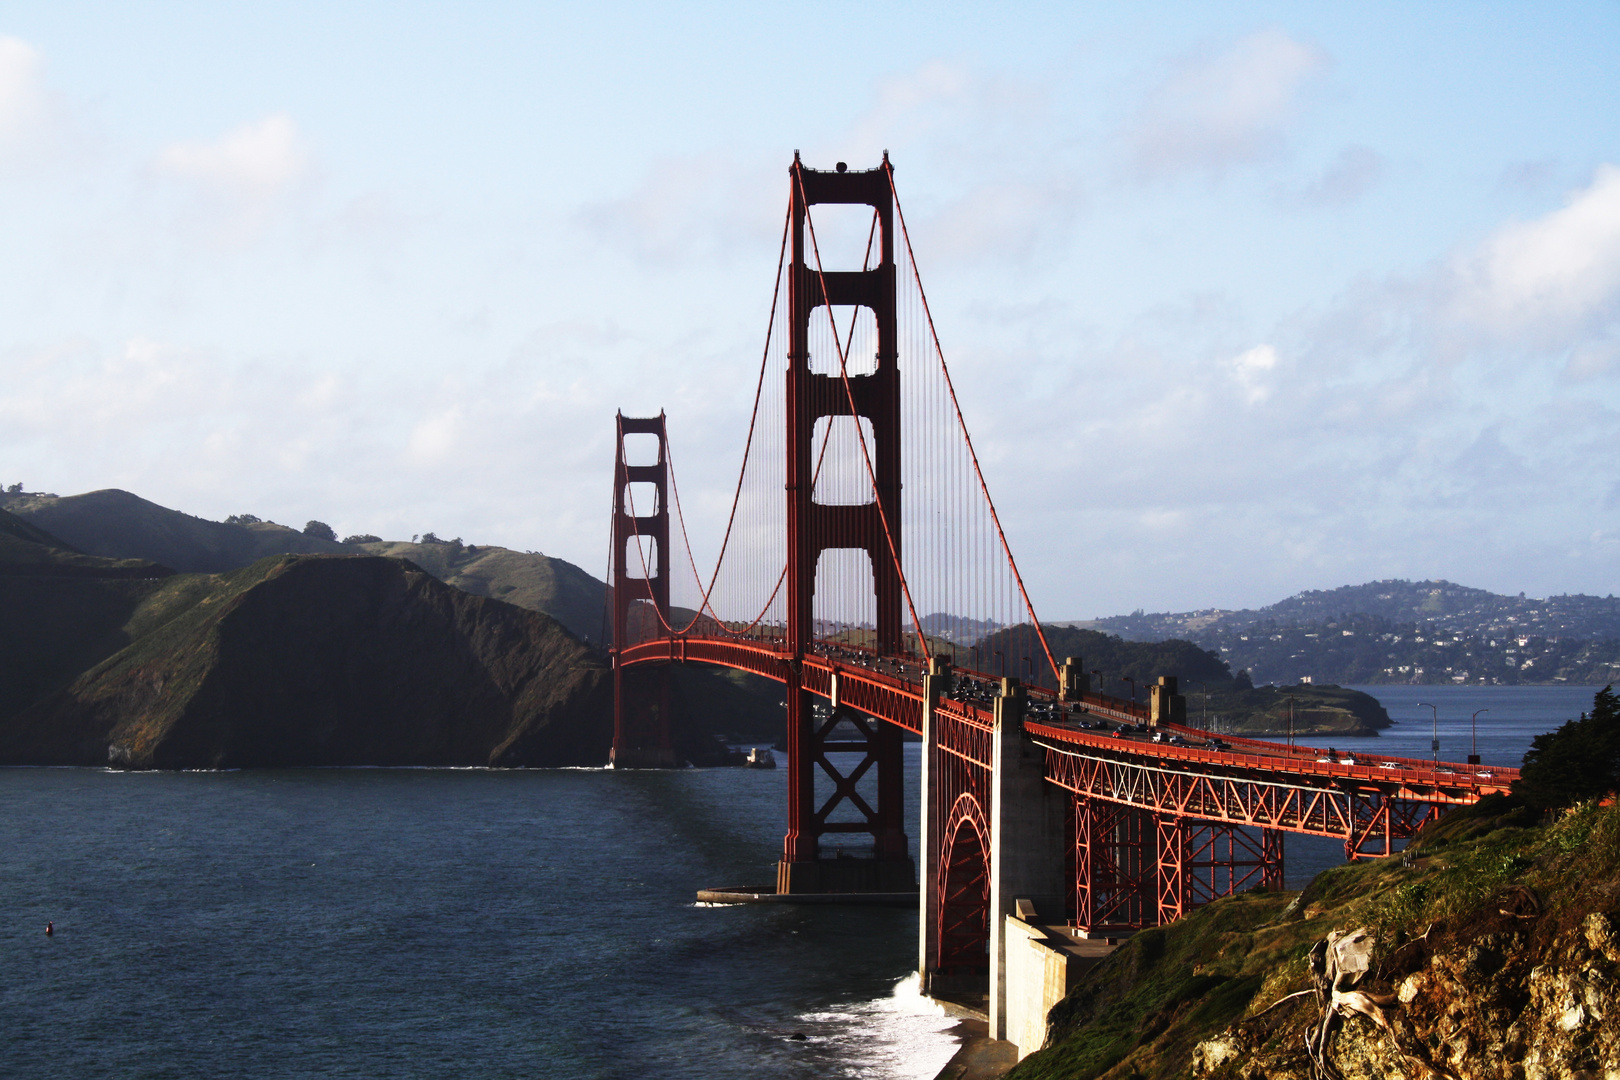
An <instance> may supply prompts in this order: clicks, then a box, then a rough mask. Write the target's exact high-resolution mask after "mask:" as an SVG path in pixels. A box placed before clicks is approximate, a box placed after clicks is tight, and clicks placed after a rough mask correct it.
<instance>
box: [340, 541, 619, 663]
mask: <svg viewBox="0 0 1620 1080" xmlns="http://www.w3.org/2000/svg"><path fill="white" fill-rule="evenodd" d="M349 550H350V551H354V550H356V548H350V549H349ZM358 550H360V551H364V552H366V553H367V554H370V555H386V556H388V557H390V558H396V559H409V560H410V561H411V562H413V563H415V564H416V565H417V566H420V567H421V568H422V569H423V570H426V571H427V572H428V573H430V574H432V575H433V576H434V577H436V578H438V579H439V580H440V581H443V582H444V583H445V584H447V585H454V586H455V587H456V588H458V589H461V590H463V591H464V592H470V593H472V594H473V595H474V596H489V597H493V598H494V599H496V600H504V601H506V602H507V603H509V604H516V605H517V606H518V607H525V608H529V609H530V610H531V611H543V612H545V613H546V614H547V615H550V616H551V617H552V618H554V619H556V620H557V621H558V622H560V623H562V624H563V625H564V626H566V627H568V629H569V630H570V631H572V632H573V634H574V636H575V637H578V638H582V639H586V638H588V639H590V640H592V641H598V642H599V641H601V640H602V637H603V634H602V610H603V604H604V603H605V599H606V593H607V586H605V585H603V584H602V583H601V582H600V581H597V580H596V579H595V578H593V577H592V576H591V575H589V574H587V573H586V572H585V571H583V570H581V569H580V568H579V567H577V566H575V565H574V564H573V563H569V562H564V561H563V560H561V559H553V558H551V557H550V556H547V555H540V554H537V553H529V552H522V551H513V550H511V549H510V548H503V547H489V546H485V545H481V544H479V545H467V546H463V545H457V544H407V543H404V542H402V541H389V540H385V541H382V542H381V543H376V544H362V545H358Z"/></svg>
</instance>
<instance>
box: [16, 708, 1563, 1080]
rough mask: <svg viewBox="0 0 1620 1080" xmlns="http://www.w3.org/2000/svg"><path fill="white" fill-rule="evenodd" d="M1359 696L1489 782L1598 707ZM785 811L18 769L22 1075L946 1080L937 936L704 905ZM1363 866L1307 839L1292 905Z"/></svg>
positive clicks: (546, 792)
mask: <svg viewBox="0 0 1620 1080" xmlns="http://www.w3.org/2000/svg"><path fill="white" fill-rule="evenodd" d="M1364 689H1366V690H1367V691H1368V692H1369V693H1372V694H1374V695H1375V696H1376V697H1378V698H1379V699H1380V700H1381V701H1382V702H1383V703H1384V704H1385V706H1386V707H1387V708H1388V709H1389V712H1390V715H1391V716H1392V717H1393V718H1394V719H1395V720H1396V726H1395V727H1394V728H1392V729H1390V730H1389V731H1387V732H1385V733H1384V734H1383V735H1381V736H1379V737H1377V738H1372V739H1365V740H1348V739H1340V740H1338V743H1339V744H1340V745H1341V746H1342V748H1346V749H1352V748H1353V749H1355V750H1356V751H1357V752H1359V753H1364V754H1366V755H1368V756H1376V755H1377V754H1378V753H1387V754H1392V755H1400V756H1409V757H1422V756H1426V755H1427V754H1428V752H1429V741H1430V739H1431V738H1432V733H1431V729H1432V722H1431V718H1430V711H1429V710H1428V709H1427V708H1420V707H1419V706H1418V702H1432V703H1433V704H1435V705H1436V706H1438V709H1439V719H1440V740H1441V756H1442V757H1443V758H1450V759H1452V760H1460V759H1461V758H1463V757H1464V756H1466V754H1467V753H1468V752H1469V745H1470V739H1471V737H1472V735H1471V731H1470V726H1469V718H1470V716H1471V714H1472V713H1473V711H1474V710H1476V709H1488V710H1490V711H1489V712H1487V713H1484V714H1482V715H1481V716H1480V717H1479V750H1480V755H1481V757H1482V758H1483V759H1484V762H1485V763H1486V764H1487V765H1490V764H1496V765H1512V764H1516V763H1517V762H1518V760H1519V758H1520V757H1521V756H1522V755H1523V753H1524V750H1525V749H1527V748H1528V746H1529V744H1530V740H1531V738H1533V737H1534V736H1535V735H1537V734H1539V733H1540V732H1543V731H1547V730H1550V729H1552V728H1554V727H1556V726H1558V725H1559V724H1560V723H1562V722H1563V721H1564V720H1567V719H1572V718H1574V717H1575V716H1576V715H1578V714H1579V713H1580V712H1581V711H1582V710H1583V709H1587V708H1590V706H1591V698H1592V694H1593V692H1594V688H1587V687H1387V686H1379V687H1366V688H1364ZM906 749H907V758H908V777H907V780H908V784H910V785H911V786H910V787H909V790H910V791H911V792H915V790H916V788H915V774H916V768H915V767H916V762H917V747H916V745H915V744H908V746H907V748H906ZM785 787H786V771H785V770H776V771H774V772H757V771H749V770H740V769H719V770H684V771H677V772H659V773H622V772H605V771H586V770H579V771H569V770H563V771H535V772H479V771H451V770H446V771H438V770H311V771H286V772H233V773H178V774H177V773H111V772H100V771H95V770H79V769H0V823H3V832H0V1075H4V1076H20V1077H102V1076H105V1077H177V1078H178V1077H215V1076H223V1075H230V1076H242V1077H288V1076H306V1075H316V1074H319V1075H323V1076H355V1077H378V1076H388V1077H548V1078H551V1077H554V1078H571V1077H593V1078H595V1077H600V1078H618V1077H625V1078H630V1077H636V1078H640V1077H671V1078H686V1077H691V1078H698V1077H702V1078H704V1080H725V1078H729V1077H738V1078H741V1077H749V1078H754V1077H760V1076H770V1077H783V1078H789V1080H791V1078H798V1077H803V1078H811V1077H814V1078H817V1080H820V1078H824V1077H830V1076H831V1077H836V1076H848V1077H856V1076H859V1077H918V1078H926V1077H932V1076H933V1075H934V1073H935V1072H937V1070H938V1069H939V1068H940V1067H941V1066H942V1065H943V1064H944V1061H945V1060H946V1058H948V1057H949V1054H950V1052H951V1049H952V1042H951V1040H950V1038H949V1037H948V1036H946V1035H944V1034H943V1032H944V1031H945V1029H946V1028H947V1027H948V1026H949V1023H948V1021H946V1020H945V1019H944V1018H943V1017H941V1016H940V1015H938V1013H937V1012H935V1011H933V1010H931V1009H928V1008H926V1007H924V1004H923V1003H921V1002H919V1001H918V1000H917V999H916V997H915V994H914V993H913V994H908V993H907V992H906V991H905V984H904V982H903V980H904V978H905V976H906V975H907V974H908V973H910V972H911V971H912V969H913V968H914V967H915V959H916V957H915V948H916V946H915V942H916V928H915V927H916V924H915V918H916V916H915V914H914V913H913V912H911V911H906V910H886V909H842V910H840V909H831V908H787V907H782V908H778V907H751V908H699V907H697V906H695V905H694V904H693V897H694V894H695V892H696V890H697V889H699V888H702V887H705V886H713V885H728V884H744V883H752V882H761V881H769V880H770V879H771V876H772V873H773V864H774V861H775V859H776V858H777V855H778V852H779V851H780V845H781V834H782V829H783V824H784V822H783V819H784V808H785V806H786V791H785ZM908 801H911V800H908ZM911 817H912V822H911V825H910V828H909V829H908V832H909V833H910V834H911V835H912V836H915V834H916V826H915V814H914V808H913V813H912V815H911ZM1342 858H1343V853H1342V848H1341V847H1340V845H1339V844H1338V843H1337V842H1334V841H1322V840H1316V839H1313V838H1309V837H1292V836H1291V837H1289V839H1288V859H1289V865H1288V879H1289V882H1290V884H1291V885H1294V886H1296V887H1297V886H1298V885H1301V884H1303V883H1304V882H1305V881H1306V880H1308V879H1309V878H1310V877H1311V876H1312V875H1313V874H1315V873H1316V872H1317V871H1319V870H1321V869H1323V868H1325V867H1327V866H1331V865H1334V864H1336V863H1338V862H1340V861H1342ZM48 919H49V920H54V921H55V923H56V927H57V934H56V935H55V936H54V937H52V938H46V937H45V935H44V934H43V933H42V929H43V927H44V924H45V922H46V920H48ZM897 986H898V987H899V990H898V992H897ZM795 1032H802V1033H804V1034H806V1035H807V1036H808V1038H807V1039H805V1040H804V1041H793V1040H791V1039H789V1038H788V1036H790V1035H792V1034H793V1033H795Z"/></svg>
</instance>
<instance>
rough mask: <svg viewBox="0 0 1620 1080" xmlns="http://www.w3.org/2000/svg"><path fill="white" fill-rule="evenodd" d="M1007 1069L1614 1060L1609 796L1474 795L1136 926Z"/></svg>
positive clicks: (1278, 1074) (1618, 969)
mask: <svg viewBox="0 0 1620 1080" xmlns="http://www.w3.org/2000/svg"><path fill="white" fill-rule="evenodd" d="M1010 1075H1011V1078H1012V1080H1031V1078H1037V1077H1040V1078H1054V1080H1055V1078H1058V1077H1063V1078H1075V1080H1079V1078H1093V1077H1110V1078H1126V1077H1143V1078H1146V1077H1198V1078H1210V1080H1238V1078H1242V1080H1261V1078H1266V1080H1319V1078H1322V1077H1342V1078H1344V1080H1432V1078H1439V1077H1451V1078H1455V1080H1486V1078H1490V1080H1498V1078H1500V1080H1553V1078H1559V1080H1576V1078H1587V1077H1590V1078H1594V1080H1596V1078H1604V1080H1608V1078H1612V1077H1616V1076H1620V807H1616V806H1614V805H1608V806H1602V805H1598V804H1595V803H1585V804H1582V805H1579V806H1577V807H1575V808H1573V809H1570V810H1567V811H1558V812H1555V813H1554V814H1553V815H1551V816H1550V818H1545V819H1544V818H1541V817H1539V816H1538V815H1536V814H1534V813H1533V812H1531V811H1528V810H1525V809H1523V808H1518V809H1515V808H1512V807H1510V806H1508V805H1507V804H1505V803H1504V802H1492V803H1488V804H1483V805H1481V806H1480V807H1478V808H1474V809H1471V810H1468V811H1461V812H1458V813H1456V814H1454V815H1452V816H1451V817H1449V818H1446V819H1442V821H1441V822H1440V823H1439V824H1438V825H1437V826H1435V827H1433V828H1431V829H1429V830H1427V832H1426V833H1425V835H1423V836H1422V837H1421V838H1420V840H1419V842H1417V843H1415V844H1414V845H1413V846H1412V848H1411V852H1410V856H1409V857H1407V858H1402V857H1399V856H1397V857H1394V858H1391V859H1384V860H1376V861H1371V862H1366V863H1362V864H1357V865H1351V866H1345V867H1340V868H1337V869H1334V870H1330V871H1328V872H1327V873H1325V874H1322V875H1320V876H1319V877H1318V878H1317V879H1316V880H1315V881H1314V882H1312V884H1311V885H1310V887H1309V888H1307V889H1306V890H1305V891H1304V892H1303V893H1300V894H1294V893H1276V894H1269V895H1268V894H1264V893H1259V894H1247V895H1242V896H1237V897H1233V898H1230V899H1227V900H1223V901H1220V902H1217V903H1215V904H1212V905H1210V906H1209V907H1207V908H1204V909H1202V910H1200V911H1198V912H1196V913H1195V914H1193V915H1191V916H1190V917H1188V918H1186V919H1184V920H1182V921H1181V922H1179V923H1176V924H1174V925H1172V926H1168V927H1163V928H1160V929H1155V930H1148V931H1144V932H1142V933H1139V934H1137V935H1136V936H1135V937H1134V938H1132V939H1131V941H1130V942H1129V943H1128V944H1127V945H1126V946H1125V947H1124V948H1122V949H1121V950H1120V951H1119V952H1117V953H1116V954H1114V956H1112V957H1110V958H1109V960H1108V961H1107V962H1106V963H1104V964H1103V965H1101V966H1100V967H1099V968H1098V969H1096V970H1095V971H1094V972H1092V973H1091V974H1089V975H1088V976H1087V978H1086V979H1085V981H1084V982H1082V983H1081V985H1080V986H1078V987H1077V988H1076V989H1075V990H1074V992H1072V993H1071V994H1070V996H1069V997H1068V998H1067V999H1065V1001H1064V1002H1063V1003H1061V1004H1060V1005H1059V1006H1057V1007H1056V1008H1055V1009H1053V1011H1052V1015H1051V1036H1050V1038H1049V1041H1048V1047H1047V1049H1045V1050H1042V1051H1041V1052H1040V1053H1038V1054H1035V1055H1033V1056H1031V1057H1029V1058H1027V1059H1026V1060H1025V1061H1024V1062H1023V1063H1021V1064H1020V1065H1019V1066H1018V1068H1017V1069H1015V1070H1014V1071H1013V1072H1012V1074H1010Z"/></svg>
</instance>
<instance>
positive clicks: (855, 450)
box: [810, 415, 887, 555]
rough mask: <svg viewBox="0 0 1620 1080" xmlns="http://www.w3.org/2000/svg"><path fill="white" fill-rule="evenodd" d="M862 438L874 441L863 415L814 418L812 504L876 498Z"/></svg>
mask: <svg viewBox="0 0 1620 1080" xmlns="http://www.w3.org/2000/svg"><path fill="white" fill-rule="evenodd" d="M857 421H858V424H857ZM863 440H864V443H865V445H866V446H867V447H868V448H870V447H872V446H873V445H874V440H873V438H872V421H870V420H868V419H867V418H866V417H864V416H862V417H854V416H848V415H845V416H823V417H821V418H820V419H818V420H817V421H816V428H815V433H814V434H813V435H812V436H811V438H810V445H811V446H812V447H814V450H815V454H816V458H817V462H818V467H817V469H816V474H815V488H814V489H813V491H812V492H811V495H810V499H811V501H812V502H813V503H815V505H817V506H866V505H869V504H871V503H872V502H875V501H876V495H875V494H874V492H873V491H872V479H871V477H870V476H869V475H868V474H867V471H866V464H865V461H864V459H863V458H862V456H861V445H862V442H863ZM886 554H887V553H885V555H886Z"/></svg>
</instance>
